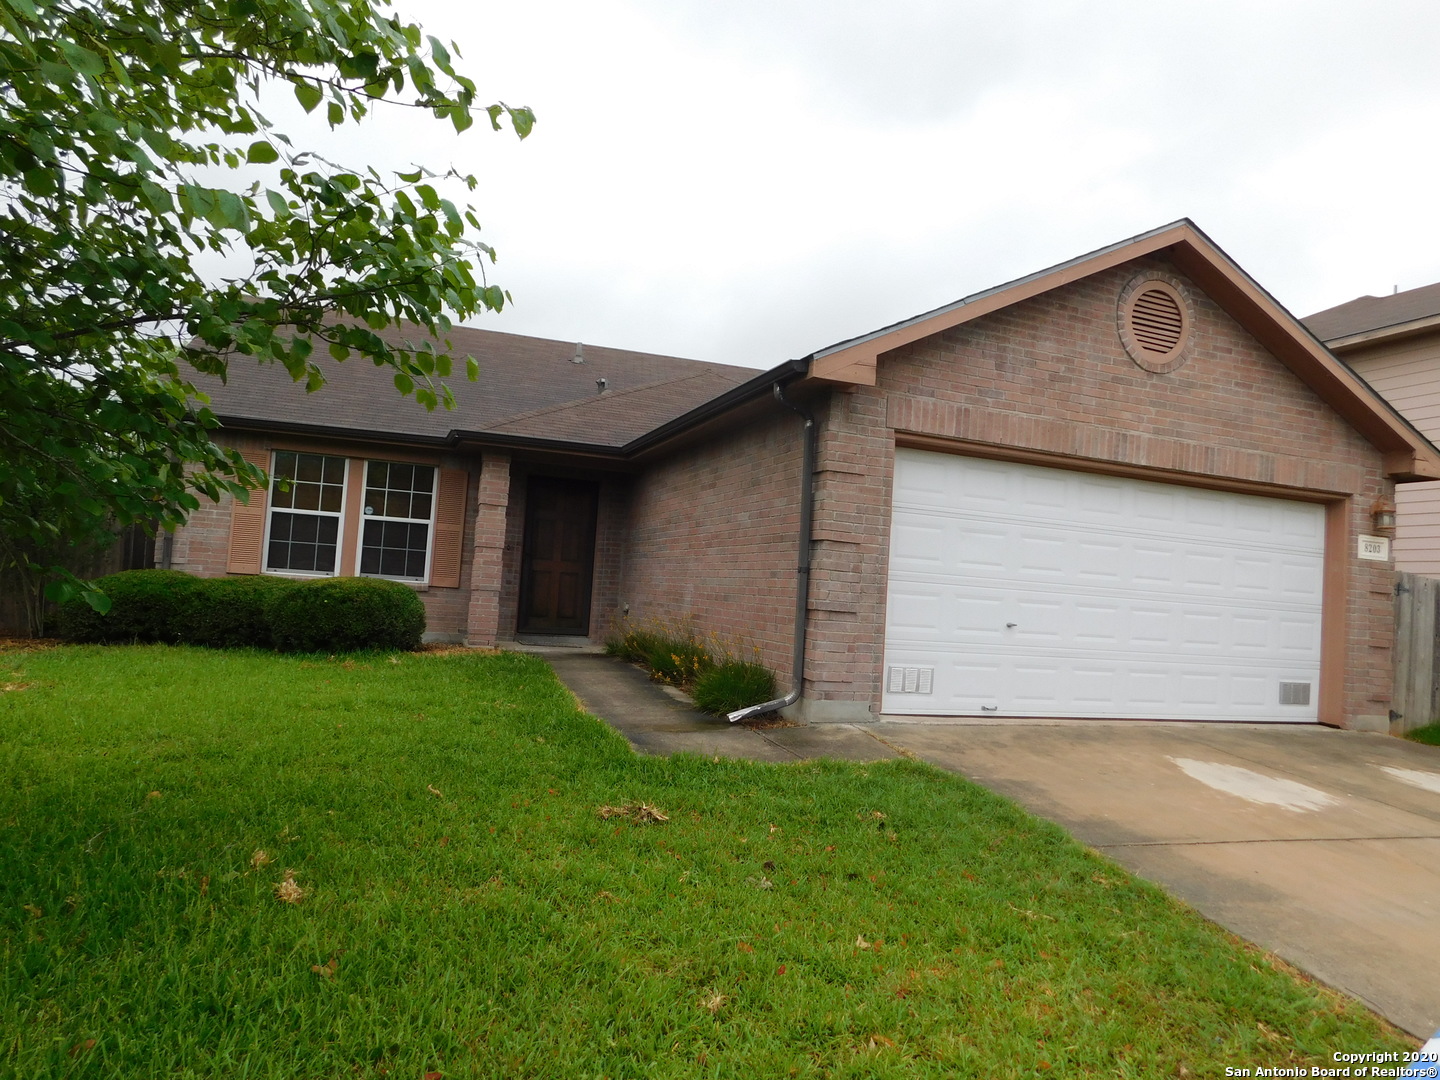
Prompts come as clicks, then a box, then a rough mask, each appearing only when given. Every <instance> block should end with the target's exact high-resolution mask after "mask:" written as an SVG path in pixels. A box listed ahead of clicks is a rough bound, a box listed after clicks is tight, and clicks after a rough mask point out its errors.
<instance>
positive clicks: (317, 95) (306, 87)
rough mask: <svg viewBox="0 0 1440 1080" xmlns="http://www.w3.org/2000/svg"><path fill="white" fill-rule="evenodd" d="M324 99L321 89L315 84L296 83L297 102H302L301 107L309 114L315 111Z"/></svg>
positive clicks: (301, 81)
mask: <svg viewBox="0 0 1440 1080" xmlns="http://www.w3.org/2000/svg"><path fill="white" fill-rule="evenodd" d="M322 97H324V95H323V94H322V93H321V92H320V88H319V87H317V86H315V85H314V84H312V83H308V82H305V81H304V80H298V81H297V82H296V83H295V100H296V101H298V102H300V107H301V108H302V109H304V110H305V111H306V112H307V113H308V112H314V111H315V106H316V105H319V104H320V99H321V98H322Z"/></svg>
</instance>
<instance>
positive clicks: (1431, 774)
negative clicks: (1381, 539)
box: [527, 649, 1440, 1039]
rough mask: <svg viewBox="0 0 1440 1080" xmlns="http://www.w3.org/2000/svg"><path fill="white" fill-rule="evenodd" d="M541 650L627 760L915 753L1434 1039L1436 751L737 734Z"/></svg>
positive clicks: (642, 685) (1158, 733) (1152, 739)
mask: <svg viewBox="0 0 1440 1080" xmlns="http://www.w3.org/2000/svg"><path fill="white" fill-rule="evenodd" d="M527 651H540V650H533V649H532V650H527ZM544 655H545V657H546V659H547V660H549V661H550V663H551V664H552V665H553V666H554V668H555V671H556V674H558V675H559V676H560V679H561V681H562V682H564V683H565V684H566V685H567V686H568V687H569V688H570V689H571V690H572V691H573V692H574V693H575V695H576V696H577V697H578V698H579V699H580V701H581V704H582V705H583V706H584V707H585V709H586V710H587V711H588V712H590V713H592V714H594V715H595V716H599V717H601V718H603V719H604V720H606V721H607V722H608V723H610V724H611V725H612V726H613V727H615V728H616V729H617V730H619V731H620V732H621V733H622V734H624V735H625V737H626V738H627V739H628V740H629V741H630V745H631V746H633V747H634V748H635V749H636V750H637V751H639V752H640V753H645V754H673V753H680V752H688V753H694V754H702V755H706V756H711V757H714V756H722V757H736V758H749V759H752V760H756V761H773V762H787V761H799V760H804V759H807V758H816V757H831V758H840V759H844V760H850V761H875V760H879V759H881V758H889V757H895V756H896V752H897V751H900V752H903V753H906V754H910V755H913V756H916V757H919V758H922V759H924V760H926V761H929V762H930V763H932V764H934V765H937V766H939V767H940V768H943V769H947V770H949V771H952V772H957V773H960V774H961V775H964V776H967V777H969V778H970V779H972V780H974V781H976V782H977V783H980V784H982V785H984V786H985V787H987V788H990V789H991V790H992V791H996V792H999V793H1000V794H1002V795H1006V796H1008V797H1010V798H1012V799H1014V800H1015V801H1016V802H1018V803H1020V804H1021V805H1023V806H1025V807H1026V808H1027V809H1029V810H1030V811H1032V812H1033V813H1035V814H1037V815H1039V816H1040V817H1043V818H1047V819H1049V820H1051V821H1054V822H1056V823H1058V824H1060V825H1061V826H1063V827H1064V828H1066V829H1067V830H1069V831H1070V833H1071V834H1072V835H1074V836H1075V837H1076V838H1077V839H1078V840H1080V841H1081V842H1082V843H1084V844H1087V845H1089V846H1090V847H1092V848H1095V849H1096V850H1098V851H1100V852H1102V853H1104V854H1105V855H1107V856H1109V857H1110V858H1112V859H1114V860H1115V861H1116V862H1118V863H1120V864H1121V865H1122V866H1124V867H1126V868H1127V869H1129V870H1131V871H1132V872H1134V873H1136V874H1138V875H1140V876H1141V877H1143V878H1147V879H1148V880H1150V881H1153V882H1156V883H1158V884H1159V885H1161V886H1163V887H1164V888H1165V889H1166V890H1167V891H1168V892H1169V893H1171V895H1173V896H1176V897H1178V898H1179V899H1181V900H1183V901H1185V902H1186V903H1188V904H1190V905H1191V906H1192V907H1194V908H1195V909H1197V910H1198V911H1200V912H1201V913H1202V914H1203V915H1205V916H1207V917H1208V918H1210V919H1212V920H1213V921H1215V922H1217V923H1219V924H1220V925H1221V926H1224V927H1226V928H1227V929H1229V930H1231V931H1233V932H1234V933H1236V934H1239V935H1240V936H1241V937H1244V938H1246V939H1248V940H1249V941H1253V942H1255V943H1256V944H1257V945H1260V946H1262V947H1263V948H1266V949H1269V950H1270V951H1271V952H1274V953H1276V954H1277V955H1279V956H1280V957H1282V958H1284V959H1285V960H1287V961H1288V962H1290V963H1291V964H1294V965H1295V966H1296V967H1298V968H1300V969H1301V970H1302V971H1305V972H1308V973H1309V974H1311V975H1313V976H1314V977H1316V978H1318V979H1319V980H1320V981H1322V982H1324V983H1326V984H1328V985H1330V986H1333V987H1335V988H1336V989H1338V990H1341V991H1344V992H1345V993H1348V994H1350V995H1351V996H1353V997H1356V998H1359V999H1360V1000H1361V1001H1363V1002H1365V1003H1366V1004H1367V1005H1369V1006H1370V1007H1371V1008H1373V1009H1374V1010H1375V1011H1376V1012H1378V1013H1380V1014H1381V1015H1383V1016H1385V1017H1386V1018H1388V1019H1389V1020H1390V1021H1391V1022H1392V1023H1394V1024H1396V1025H1397V1026H1399V1027H1401V1028H1403V1029H1404V1030H1406V1031H1408V1032H1409V1033H1410V1034H1412V1035H1414V1036H1416V1037H1417V1038H1420V1039H1426V1038H1429V1037H1430V1036H1431V1035H1432V1034H1434V1033H1435V1032H1436V1030H1437V1029H1440V975H1437V974H1436V972H1437V967H1436V964H1437V957H1440V748H1435V747H1427V746H1418V745H1416V744H1415V743H1408V742H1404V741H1402V740H1400V739H1392V738H1389V737H1388V736H1384V735H1370V734H1361V733H1357V732H1345V731H1334V730H1331V729H1329V728H1321V727H1315V726H1309V725H1280V724H1243V725H1242V724H1146V723H1131V722H1126V723H1118V722H1117V723H1110V722H1103V721H1081V722H1068V723H1067V722H1051V723H1048V724H1040V723H1035V724H1021V723H1008V724H994V723H965V722H960V723H901V722H892V721H882V722H880V723H876V724H864V725H857V724H823V725H817V726H810V727H777V728H770V729H750V728H745V727H742V726H740V725H732V724H729V723H727V722H726V721H725V720H724V719H723V718H720V717H714V716H709V715H706V714H704V713H700V712H696V711H695V710H694V709H693V708H691V707H690V706H689V704H688V703H687V702H685V701H683V700H677V699H676V698H675V697H672V696H670V695H667V694H666V693H665V691H664V690H663V689H662V688H660V687H659V686H658V685H657V684H655V683H653V682H651V681H650V680H649V679H648V678H647V677H646V675H645V674H644V673H643V672H642V671H640V670H639V669H638V668H635V667H633V666H632V665H629V664H626V663H623V662H621V661H619V660H615V659H613V658H611V657H606V656H601V655H596V654H594V653H593V652H591V653H586V652H580V651H578V650H575V649H546V650H544Z"/></svg>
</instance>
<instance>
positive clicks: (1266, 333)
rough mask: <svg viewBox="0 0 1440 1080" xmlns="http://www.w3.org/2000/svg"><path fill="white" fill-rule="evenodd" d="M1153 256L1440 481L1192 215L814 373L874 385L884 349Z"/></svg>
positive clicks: (822, 358)
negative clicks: (1191, 220) (1195, 224)
mask: <svg viewBox="0 0 1440 1080" xmlns="http://www.w3.org/2000/svg"><path fill="white" fill-rule="evenodd" d="M1146 255H1163V256H1164V257H1165V258H1167V259H1168V260H1169V261H1170V262H1171V263H1172V264H1173V265H1174V266H1175V267H1176V268H1177V269H1178V270H1179V271H1181V272H1182V273H1183V274H1185V276H1186V277H1188V278H1189V279H1190V280H1191V281H1192V282H1193V283H1194V284H1195V285H1196V286H1197V287H1198V288H1200V289H1201V290H1203V291H1204V292H1205V293H1206V294H1207V295H1208V296H1209V297H1210V298H1211V299H1212V300H1213V301H1214V302H1215V303H1216V304H1218V305H1219V306H1220V307H1221V309H1223V310H1224V311H1225V312H1226V313H1227V314H1228V315H1229V316H1230V317H1231V318H1233V319H1234V320H1235V321H1236V322H1237V323H1238V324H1239V325H1240V326H1242V327H1243V328H1244V329H1245V330H1247V331H1248V332H1249V333H1250V334H1251V335H1252V336H1253V337H1254V338H1255V339H1256V340H1257V341H1258V342H1259V343H1260V344H1261V345H1262V346H1263V347H1264V348H1265V349H1266V351H1268V352H1269V353H1270V354H1271V355H1272V356H1274V357H1275V358H1276V359H1277V360H1278V361H1279V362H1280V363H1282V364H1283V365H1285V367H1287V368H1289V369H1290V371H1292V372H1293V373H1294V374H1295V375H1296V376H1297V377H1298V378H1300V379H1301V381H1303V382H1304V383H1306V384H1307V385H1309V386H1310V387H1311V388H1312V389H1313V390H1314V391H1315V392H1316V393H1317V394H1318V395H1319V396H1320V398H1321V400H1322V401H1324V402H1325V403H1326V404H1327V405H1328V406H1329V407H1330V408H1332V409H1334V410H1335V411H1336V412H1337V413H1339V414H1340V415H1341V416H1342V417H1343V418H1344V419H1345V420H1346V421H1347V422H1348V423H1349V424H1350V425H1351V426H1352V427H1353V428H1355V430H1356V431H1358V432H1359V433H1360V434H1361V435H1363V436H1364V437H1365V438H1366V439H1367V440H1368V441H1369V442H1370V443H1371V444H1372V445H1373V446H1375V447H1376V448H1377V449H1379V450H1380V451H1382V453H1384V455H1385V468H1386V471H1387V473H1389V474H1390V475H1391V476H1393V477H1395V478H1396V479H1424V480H1429V479H1440V452H1437V451H1436V449H1435V447H1433V446H1432V445H1431V444H1430V443H1429V441H1428V440H1426V439H1425V437H1424V436H1422V435H1421V434H1420V433H1419V432H1417V431H1416V430H1415V429H1414V428H1413V427H1411V426H1410V424H1409V423H1407V422H1406V421H1405V420H1404V419H1403V418H1402V417H1401V416H1400V415H1399V414H1398V413H1397V412H1396V411H1395V410H1394V409H1393V408H1391V407H1390V406H1389V405H1388V404H1387V403H1386V402H1385V401H1384V400H1383V399H1382V398H1381V397H1380V396H1379V395H1378V394H1376V393H1375V391H1374V390H1372V389H1371V388H1370V386H1369V385H1368V384H1367V383H1366V382H1365V381H1364V380H1363V379H1361V378H1360V377H1359V376H1358V375H1356V374H1355V373H1354V372H1353V371H1351V370H1350V368H1349V367H1347V366H1346V365H1345V364H1344V363H1343V362H1341V361H1340V360H1339V359H1337V358H1336V357H1335V356H1334V355H1333V354H1332V353H1331V352H1330V351H1329V350H1327V349H1326V348H1325V347H1324V346H1323V345H1322V344H1321V343H1320V342H1319V341H1317V340H1316V339H1315V337H1314V335H1312V334H1311V333H1309V332H1308V331H1307V330H1306V329H1305V327H1304V326H1303V325H1301V324H1300V323H1299V322H1298V321H1297V320H1296V319H1295V318H1294V316H1292V315H1291V314H1290V313H1289V312H1288V311H1286V310H1285V309H1284V308H1283V307H1282V306H1281V305H1280V304H1279V303H1277V302H1276V301H1275V299H1274V298H1273V297H1271V296H1270V295H1269V294H1268V293H1267V292H1265V290H1264V289H1262V288H1261V287H1260V286H1259V285H1257V284H1256V283H1255V282H1254V281H1253V280H1252V279H1251V278H1250V276H1249V275H1248V274H1246V273H1245V272H1244V271H1243V270H1241V269H1240V268H1239V267H1238V266H1236V265H1235V263H1234V262H1233V261H1232V260H1231V259H1230V257H1229V256H1228V255H1226V254H1225V253H1224V252H1223V251H1221V250H1220V248H1219V247H1217V246H1216V245H1215V244H1214V242H1213V241H1211V240H1210V238H1209V237H1207V236H1206V235H1205V234H1204V233H1202V232H1201V231H1200V230H1199V229H1198V228H1196V227H1195V226H1194V225H1193V224H1192V223H1191V222H1189V221H1179V222H1176V223H1174V224H1172V225H1166V226H1164V227H1162V228H1159V229H1155V230H1153V231H1151V232H1148V233H1144V234H1142V235H1140V236H1137V237H1133V238H1131V239H1129V240H1125V241H1122V242H1120V243H1118V244H1113V245H1111V246H1110V247H1107V248H1102V249H1101V250H1099V251H1095V252H1092V253H1090V254H1088V255H1084V256H1081V257H1080V258H1078V259H1073V260H1071V261H1070V262H1067V263H1062V264H1060V265H1059V266H1055V267H1051V268H1050V269H1048V270H1043V271H1041V272H1039V273H1037V274H1032V275H1030V276H1028V277H1024V278H1020V279H1019V280H1017V281H1012V282H1009V283H1007V284H1004V285H1000V286H997V287H995V288H993V289H987V290H985V291H983V292H979V293H975V294H974V295H972V296H968V297H965V298H964V299H962V300H958V301H956V302H955V303H953V304H949V305H946V306H945V307H942V308H937V309H936V310H934V311H930V312H926V313H925V314H923V315H919V316H916V317H915V318H913V319H907V320H905V321H904V322H900V323H896V324H894V325H892V326H888V327H885V328H883V329H880V330H877V331H874V332H873V333H870V334H865V335H862V336H860V337H857V338H852V339H850V340H849V341H843V342H840V343H838V344H836V345H832V346H830V347H829V348H827V349H822V350H820V351H819V352H816V353H815V354H814V356H813V357H812V358H811V365H810V376H811V377H812V378H817V379H823V380H827V381H831V382H839V383H848V384H852V385H853V384H860V385H867V386H873V385H874V384H875V381H876V366H877V364H878V363H879V362H880V358H881V356H882V355H883V354H885V353H887V352H890V351H892V350H895V349H898V348H900V347H902V346H904V345H908V344H911V343H912V342H916V341H919V340H921V339H923V338H927V337H930V336H932V335H934V334H939V333H941V332H943V331H945V330H949V329H951V328H952V327H956V326H960V325H962V324H964V323H967V322H970V321H972V320H974V319H978V318H980V317H981V316H984V315H988V314H990V313H992V312H995V311H999V310H1001V309H1003V308H1006V307H1010V306H1011V305H1013V304H1017V303H1019V302H1021V301H1023V300H1028V299H1031V298H1032V297H1036V296H1039V295H1041V294H1043V293H1046V292H1049V291H1051V290H1053V289H1057V288H1060V287H1061V286H1064V285H1068V284H1070V283H1071V282H1075V281H1078V280H1080V279H1082V278H1086V277H1090V276H1091V275H1094V274H1097V273H1101V272H1103V271H1106V270H1109V269H1111V268H1113V267H1117V266H1120V265H1122V264H1124V263H1127V262H1131V261H1133V260H1135V259H1138V258H1141V257H1143V256H1146Z"/></svg>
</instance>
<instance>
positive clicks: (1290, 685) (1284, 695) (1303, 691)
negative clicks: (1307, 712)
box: [1280, 682, 1310, 705]
mask: <svg viewBox="0 0 1440 1080" xmlns="http://www.w3.org/2000/svg"><path fill="white" fill-rule="evenodd" d="M1280 704H1281V705H1309V704H1310V684H1309V683H1308V682H1282V683H1281V684H1280Z"/></svg>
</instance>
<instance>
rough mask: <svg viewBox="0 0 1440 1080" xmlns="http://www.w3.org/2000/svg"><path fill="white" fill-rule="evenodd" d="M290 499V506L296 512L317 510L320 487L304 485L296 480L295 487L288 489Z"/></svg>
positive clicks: (317, 485) (318, 507)
mask: <svg viewBox="0 0 1440 1080" xmlns="http://www.w3.org/2000/svg"><path fill="white" fill-rule="evenodd" d="M290 499H291V502H290V505H291V506H293V507H294V508H295V509H296V510H319V509H320V485H319V484H306V483H303V482H301V481H298V480H297V481H296V482H295V486H294V487H293V488H291V489H290Z"/></svg>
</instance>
